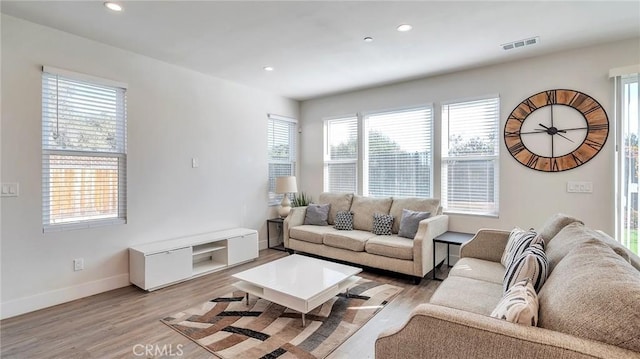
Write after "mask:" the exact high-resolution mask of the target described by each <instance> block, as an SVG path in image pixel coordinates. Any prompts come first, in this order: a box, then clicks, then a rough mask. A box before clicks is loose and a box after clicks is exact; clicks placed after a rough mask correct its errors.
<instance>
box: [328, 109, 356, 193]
mask: <svg viewBox="0 0 640 359" xmlns="http://www.w3.org/2000/svg"><path fill="white" fill-rule="evenodd" d="M325 136H326V137H325V156H324V157H325V162H324V165H325V169H324V177H325V178H324V190H325V191H327V192H350V193H357V184H358V118H357V117H356V116H351V117H343V118H337V119H331V120H326V121H325Z"/></svg>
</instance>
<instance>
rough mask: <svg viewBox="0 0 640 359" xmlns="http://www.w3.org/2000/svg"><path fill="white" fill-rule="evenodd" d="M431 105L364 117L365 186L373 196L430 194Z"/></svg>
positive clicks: (423, 195)
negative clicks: (429, 106)
mask: <svg viewBox="0 0 640 359" xmlns="http://www.w3.org/2000/svg"><path fill="white" fill-rule="evenodd" d="M431 112H432V111H431V108H427V107H421V108H416V109H409V110H402V111H393V112H382V113H374V114H370V115H367V116H365V117H364V123H365V129H364V132H365V137H364V139H365V142H364V143H365V145H364V148H365V150H364V155H365V160H364V162H363V163H364V170H363V172H364V174H365V177H364V188H363V191H362V192H363V194H364V195H365V196H372V197H389V196H397V197H431V193H432V188H431V187H432V186H431V182H432V177H431V174H432V171H431V169H432V164H431V161H432V155H431V148H432V146H431V137H432V136H431V123H432V121H431Z"/></svg>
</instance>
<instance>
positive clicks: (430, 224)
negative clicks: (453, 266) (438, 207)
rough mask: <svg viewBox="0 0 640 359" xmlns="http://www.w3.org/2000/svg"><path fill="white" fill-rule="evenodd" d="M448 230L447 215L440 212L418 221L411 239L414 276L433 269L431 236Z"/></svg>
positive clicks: (433, 236) (422, 275) (421, 275)
mask: <svg viewBox="0 0 640 359" xmlns="http://www.w3.org/2000/svg"><path fill="white" fill-rule="evenodd" d="M448 230H449V216H447V215H446V214H440V215H437V216H433V217H429V218H427V219H423V220H422V221H420V224H419V225H418V232H416V236H415V238H414V239H413V266H414V273H416V276H420V277H424V275H425V274H427V273H429V271H430V270H431V269H433V238H435V237H437V236H439V235H441V234H442V233H444V232H446V231H448Z"/></svg>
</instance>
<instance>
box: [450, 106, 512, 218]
mask: <svg viewBox="0 0 640 359" xmlns="http://www.w3.org/2000/svg"><path fill="white" fill-rule="evenodd" d="M499 111H500V101H499V98H497V97H492V98H486V99H479V100H473V101H465V102H456V103H449V104H445V105H443V106H442V177H441V179H442V180H441V185H442V188H441V201H442V206H443V208H444V210H445V211H449V212H460V213H469V214H481V215H497V214H498V180H499V176H498V151H499V147H500V146H499V142H498V138H499V134H498V124H499Z"/></svg>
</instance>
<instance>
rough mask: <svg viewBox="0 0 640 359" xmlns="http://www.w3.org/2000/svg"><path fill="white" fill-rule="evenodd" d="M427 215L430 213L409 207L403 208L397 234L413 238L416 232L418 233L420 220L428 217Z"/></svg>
mask: <svg viewBox="0 0 640 359" xmlns="http://www.w3.org/2000/svg"><path fill="white" fill-rule="evenodd" d="M429 216H431V213H429V212H416V211H412V210H409V209H403V210H402V218H401V219H400V230H399V231H398V236H400V237H405V238H409V239H414V238H415V236H416V233H418V228H419V226H420V221H422V220H423V219H427V218H429Z"/></svg>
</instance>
